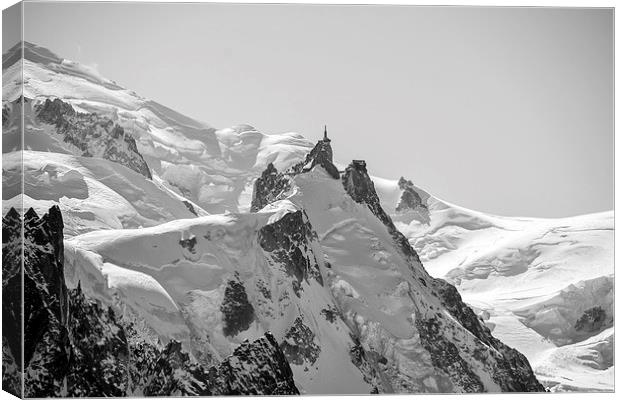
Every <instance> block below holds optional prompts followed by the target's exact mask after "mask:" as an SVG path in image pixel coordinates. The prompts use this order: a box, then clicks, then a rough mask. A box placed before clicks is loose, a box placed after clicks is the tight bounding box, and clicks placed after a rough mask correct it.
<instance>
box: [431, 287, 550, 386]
mask: <svg viewBox="0 0 620 400" xmlns="http://www.w3.org/2000/svg"><path fill="white" fill-rule="evenodd" d="M431 286H432V287H433V289H434V293H436V295H437V296H438V297H439V299H440V300H441V302H442V305H443V306H444V307H445V308H446V309H447V310H448V311H449V312H450V314H451V315H452V316H453V317H454V318H455V319H456V320H457V321H458V322H459V323H460V324H461V325H462V326H463V327H464V328H465V329H467V330H468V331H469V332H471V333H472V334H473V335H474V336H475V337H476V338H477V339H478V340H479V341H480V342H481V343H482V344H483V346H480V348H479V349H477V350H476V351H475V352H474V355H475V358H476V359H478V361H480V362H482V363H483V364H484V365H487V366H490V367H491V369H492V375H491V378H492V379H493V381H494V382H495V383H496V384H497V385H498V386H499V387H500V388H501V390H502V391H504V392H543V391H544V387H543V386H542V385H541V384H540V383H539V382H538V380H537V379H536V377H535V375H534V373H533V371H532V367H531V366H530V363H529V361H528V360H527V358H525V356H524V355H523V354H521V353H519V352H518V351H517V350H515V349H513V348H511V347H508V346H506V345H505V344H504V343H502V342H501V341H500V340H498V339H496V338H495V337H493V335H492V334H491V331H490V330H489V328H488V327H487V326H486V325H484V324H483V323H482V322H481V321H480V320H479V319H478V317H477V316H476V314H475V313H474V311H473V310H472V309H471V308H469V306H467V305H466V304H465V303H464V302H463V300H462V298H461V295H460V294H459V293H458V291H457V290H456V288H455V287H454V286H452V285H450V284H449V283H447V282H446V281H444V280H443V279H432V281H431ZM422 324H423V325H426V327H422V328H421V330H420V335H421V336H423V334H424V332H426V333H430V334H431V335H430V337H429V338H428V339H427V340H426V341H427V345H428V347H427V350H428V351H429V352H430V353H431V358H433V357H436V358H433V360H434V362H435V360H436V361H437V364H436V365H437V366H438V367H439V368H440V369H442V370H444V371H446V370H447V371H453V370H455V369H458V368H456V367H455V365H459V364H461V363H460V361H458V360H457V357H456V355H454V356H453V357H452V358H451V360H452V361H453V362H452V363H451V364H450V365H446V364H445V362H444V361H445V360H446V357H444V356H443V355H442V354H443V352H445V351H446V349H447V347H449V346H448V345H446V346H439V345H438V343H440V342H442V341H443V339H442V338H441V337H442V336H443V335H444V334H445V333H446V331H447V328H446V327H445V326H444V327H442V325H443V322H442V321H439V320H438V319H435V320H432V319H428V320H426V321H424V322H422ZM435 325H437V326H439V328H438V329H439V330H438V331H437V329H436V328H435ZM419 329H420V328H419ZM433 332H439V335H435V334H432V333H433ZM422 340H423V342H424V340H425V339H424V338H422ZM441 360H444V361H441ZM465 374H466V373H465ZM462 375H463V373H462ZM473 382H474V381H471V382H468V381H464V382H462V383H465V384H467V385H468V386H466V387H471V388H476V387H477V386H476V385H475V384H474V383H473Z"/></svg>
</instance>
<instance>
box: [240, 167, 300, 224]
mask: <svg viewBox="0 0 620 400" xmlns="http://www.w3.org/2000/svg"><path fill="white" fill-rule="evenodd" d="M290 188H291V183H290V180H289V178H288V177H287V176H286V175H284V174H281V173H279V172H278V170H277V169H276V167H274V166H273V163H269V165H267V169H265V170H264V171H263V173H262V174H261V176H260V177H258V178H257V179H256V181H255V182H254V191H253V193H252V205H251V207H250V211H251V212H257V211H258V210H260V209H261V208H263V207H265V206H266V205H267V204H269V203H273V202H274V201H276V200H278V199H279V198H280V197H282V195H284V194H285V193H286V192H287V191H288V190H289V189H290Z"/></svg>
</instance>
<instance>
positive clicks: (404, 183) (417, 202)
mask: <svg viewBox="0 0 620 400" xmlns="http://www.w3.org/2000/svg"><path fill="white" fill-rule="evenodd" d="M398 187H399V189H400V190H402V191H403V193H402V194H401V196H400V200H399V201H398V205H397V206H396V212H404V211H406V210H415V209H416V208H418V207H423V208H427V209H428V207H427V205H426V204H424V203H423V202H422V198H421V197H420V195H419V194H418V192H416V191H415V186H414V185H413V182H411V181H409V180H406V179H405V178H403V177H402V176H401V177H400V179H399V180H398Z"/></svg>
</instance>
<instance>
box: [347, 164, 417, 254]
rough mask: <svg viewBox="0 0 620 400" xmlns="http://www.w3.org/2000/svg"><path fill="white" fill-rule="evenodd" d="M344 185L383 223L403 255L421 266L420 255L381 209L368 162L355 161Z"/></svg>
mask: <svg viewBox="0 0 620 400" xmlns="http://www.w3.org/2000/svg"><path fill="white" fill-rule="evenodd" d="M342 185H343V186H344V189H345V190H346V192H347V193H348V194H349V196H351V198H353V200H355V201H356V202H358V203H363V204H366V205H367V206H368V208H369V209H370V211H372V213H373V214H374V215H375V216H376V217H377V218H379V220H380V221H381V222H383V224H384V225H385V226H386V227H387V229H388V231H389V233H390V235H391V236H392V238H393V239H394V241H395V242H396V243H397V244H398V246H399V248H400V250H401V251H402V253H403V254H404V255H405V256H406V257H407V258H408V259H410V260H411V262H412V263H417V264H420V263H421V262H420V257H418V254H417V253H416V252H415V250H413V248H412V247H411V245H410V244H409V241H408V240H407V238H406V237H405V235H403V234H402V233H401V232H400V231H399V230H398V229H396V226H394V222H392V218H390V216H389V215H388V214H387V213H386V212H385V210H383V207H381V201H380V200H379V196H378V195H377V192H376V190H375V185H374V183H373V182H372V179H370V176H369V175H368V171H367V170H366V161H363V160H353V161H352V162H351V164H349V166H348V167H347V168H346V170H345V172H344V174H343V175H342Z"/></svg>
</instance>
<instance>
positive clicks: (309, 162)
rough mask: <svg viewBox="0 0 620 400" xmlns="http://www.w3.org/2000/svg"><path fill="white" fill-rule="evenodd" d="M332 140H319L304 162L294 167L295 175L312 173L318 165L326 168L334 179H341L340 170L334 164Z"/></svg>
mask: <svg viewBox="0 0 620 400" xmlns="http://www.w3.org/2000/svg"><path fill="white" fill-rule="evenodd" d="M330 142H331V141H330V140H329V139H328V140H319V141H318V142H317V144H316V145H315V146H314V148H313V149H312V151H311V152H310V153H309V154H308V155H307V156H306V159H305V160H304V161H303V162H300V163H298V164H296V165H295V166H293V168H292V171H293V173H301V172H306V171H310V170H311V169H312V168H314V167H315V166H317V165H320V166H322V167H323V168H325V171H327V173H328V174H329V176H331V177H332V178H334V179H339V178H340V172H338V168H336V166H335V165H334V164H333V162H334V161H333V152H332V146H331V144H330Z"/></svg>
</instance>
